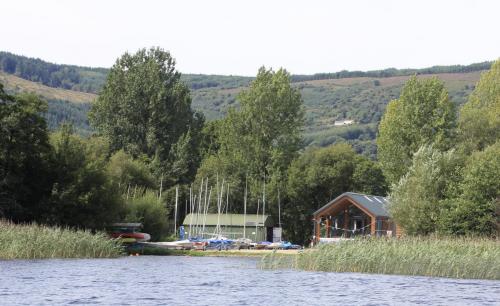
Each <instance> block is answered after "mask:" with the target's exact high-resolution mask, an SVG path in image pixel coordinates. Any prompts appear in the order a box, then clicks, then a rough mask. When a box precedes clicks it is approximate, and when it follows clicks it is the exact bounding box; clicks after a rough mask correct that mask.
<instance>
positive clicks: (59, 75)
mask: <svg viewBox="0 0 500 306" xmlns="http://www.w3.org/2000/svg"><path fill="white" fill-rule="evenodd" d="M491 64H492V62H482V63H474V64H470V65H451V66H433V67H428V68H422V69H396V68H388V69H383V70H373V71H347V70H342V71H339V72H334V73H316V74H313V75H291V77H290V80H291V81H292V82H303V81H312V80H325V79H342V78H352V77H372V78H384V77H393V76H409V75H414V74H438V73H466V72H473V71H482V70H487V69H489V68H490V67H491ZM0 69H1V70H2V71H5V72H6V73H10V74H14V75H17V76H19V77H21V78H23V79H26V80H30V81H34V82H40V83H42V84H44V85H47V86H50V87H57V88H64V89H71V90H76V91H83V92H92V93H98V92H99V90H100V89H101V88H102V86H103V85H104V83H105V81H106V76H107V74H108V73H109V69H108V68H92V67H81V66H75V65H61V64H53V63H49V62H46V61H43V60H41V59H38V58H30V57H26V56H20V55H16V54H12V53H9V52H3V51H0ZM253 79H254V78H252V77H242V76H222V75H204V74H185V75H183V76H182V80H183V81H184V82H185V83H186V84H187V86H188V87H189V88H190V89H192V90H198V89H202V88H213V87H217V88H223V89H224V88H238V87H246V86H248V85H249V84H250V82H251V81H252V80H253Z"/></svg>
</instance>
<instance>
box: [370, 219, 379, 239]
mask: <svg viewBox="0 0 500 306" xmlns="http://www.w3.org/2000/svg"><path fill="white" fill-rule="evenodd" d="M371 220H372V224H371V226H370V235H371V236H376V231H375V228H376V226H377V218H375V217H371Z"/></svg>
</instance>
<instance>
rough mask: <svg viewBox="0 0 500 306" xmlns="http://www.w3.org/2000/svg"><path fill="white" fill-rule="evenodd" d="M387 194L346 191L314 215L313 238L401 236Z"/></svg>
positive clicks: (317, 240) (316, 239) (318, 239)
mask: <svg viewBox="0 0 500 306" xmlns="http://www.w3.org/2000/svg"><path fill="white" fill-rule="evenodd" d="M388 203H389V202H388V200H387V198H385V197H380V196H373V195H366V194H360V193H354V192H345V193H343V194H341V195H340V196H338V197H337V198H335V199H333V200H332V201H330V202H329V203H327V204H326V205H325V206H323V207H321V208H320V209H318V210H317V211H316V212H314V214H313V220H314V241H315V242H319V241H320V238H339V237H344V238H350V237H354V236H360V235H361V236H368V235H370V236H386V235H387V236H393V235H395V236H399V235H400V234H401V228H400V227H399V226H398V225H396V224H395V223H394V222H393V221H392V220H391V218H390V216H389V213H388V211H387V204H388Z"/></svg>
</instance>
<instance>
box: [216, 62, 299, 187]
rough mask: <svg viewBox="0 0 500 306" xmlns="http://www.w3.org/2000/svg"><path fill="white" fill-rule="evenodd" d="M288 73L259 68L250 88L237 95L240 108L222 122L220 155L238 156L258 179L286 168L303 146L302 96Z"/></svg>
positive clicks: (238, 159) (227, 156)
mask: <svg viewBox="0 0 500 306" xmlns="http://www.w3.org/2000/svg"><path fill="white" fill-rule="evenodd" d="M289 78H290V76H289V74H288V73H287V72H286V71H285V70H283V69H280V70H278V71H277V72H274V71H272V70H266V69H265V68H264V67H262V68H261V69H259V72H258V74H257V78H256V79H255V81H253V82H252V84H251V85H250V89H249V90H246V91H243V92H241V93H240V95H239V96H238V99H239V101H240V103H241V110H240V111H239V112H236V111H235V110H231V111H230V113H229V115H228V116H227V118H226V120H224V122H223V125H224V126H223V128H222V131H221V132H222V133H221V135H220V136H219V140H220V142H221V154H222V156H224V157H226V158H232V157H234V156H237V160H234V162H237V163H238V162H239V163H240V164H241V165H242V167H246V169H247V172H248V173H249V175H251V176H253V177H255V178H263V177H269V176H271V175H273V174H274V173H276V172H277V173H281V172H283V171H285V170H286V168H287V167H288V165H289V164H290V162H291V161H292V160H293V158H295V156H296V155H297V152H298V150H299V149H300V147H301V136H300V132H301V129H302V126H303V110H302V98H301V96H300V93H299V92H298V90H296V89H293V88H292V87H291V85H290V79H289Z"/></svg>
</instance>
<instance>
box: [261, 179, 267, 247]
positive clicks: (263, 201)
mask: <svg viewBox="0 0 500 306" xmlns="http://www.w3.org/2000/svg"><path fill="white" fill-rule="evenodd" d="M265 214H266V176H265V175H264V187H263V190H262V226H264V222H265V219H264V218H265V216H264V215H265ZM264 227H265V226H264ZM264 240H267V231H265V232H264Z"/></svg>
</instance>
